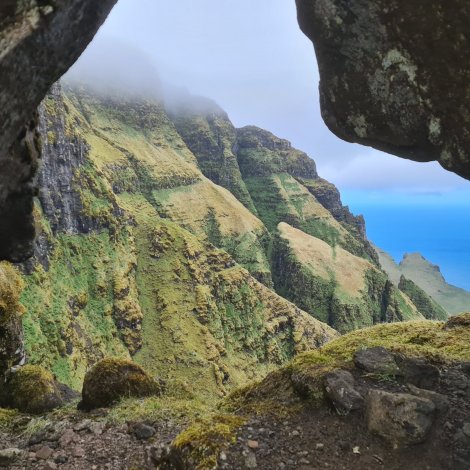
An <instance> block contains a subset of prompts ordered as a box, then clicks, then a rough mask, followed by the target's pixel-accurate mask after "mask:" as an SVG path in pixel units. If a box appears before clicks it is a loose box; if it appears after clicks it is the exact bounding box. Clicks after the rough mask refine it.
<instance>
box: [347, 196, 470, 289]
mask: <svg viewBox="0 0 470 470" xmlns="http://www.w3.org/2000/svg"><path fill="white" fill-rule="evenodd" d="M342 199H343V203H344V204H346V205H349V207H350V209H351V210H352V212H353V213H355V214H363V215H364V217H365V219H366V227H367V235H368V238H369V239H370V240H371V241H372V242H373V243H375V244H376V245H377V246H379V247H380V248H382V249H384V250H385V251H387V252H388V253H389V254H390V255H392V256H393V258H394V259H395V260H396V261H397V262H399V261H400V260H401V258H402V256H403V254H404V253H410V252H419V253H421V254H422V255H423V256H424V257H425V258H426V259H427V260H429V261H430V262H432V263H433V264H437V265H438V266H439V267H440V268H441V272H442V274H443V275H444V277H445V279H446V280H447V282H449V283H450V284H453V285H455V286H458V287H462V288H464V289H467V290H470V243H469V242H470V194H469V193H460V194H457V195H455V194H452V195H447V196H446V195H440V194H429V195H426V194H424V195H418V196H416V195H396V194H393V193H388V194H372V193H367V192H365V191H342Z"/></svg>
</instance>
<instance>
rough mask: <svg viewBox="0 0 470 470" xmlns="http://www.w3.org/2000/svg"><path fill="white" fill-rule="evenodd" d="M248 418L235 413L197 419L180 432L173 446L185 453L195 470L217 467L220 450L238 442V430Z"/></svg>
mask: <svg viewBox="0 0 470 470" xmlns="http://www.w3.org/2000/svg"><path fill="white" fill-rule="evenodd" d="M245 422H246V419H245V418H243V417H240V416H235V415H214V416H211V417H210V418H205V419H202V420H199V421H196V422H195V423H194V424H193V425H192V426H190V427H189V428H188V429H186V430H185V431H183V432H182V433H181V434H179V435H178V436H177V437H176V439H175V440H174V441H173V446H174V448H175V449H177V450H179V451H183V453H185V460H186V459H187V461H188V462H189V463H190V464H191V465H192V467H191V468H194V469H195V470H208V469H213V468H216V467H217V460H218V457H219V455H220V452H221V451H222V450H223V449H225V448H226V447H228V446H229V445H230V444H233V443H235V442H236V438H237V430H238V429H239V428H240V427H241V426H243V425H244V424H245Z"/></svg>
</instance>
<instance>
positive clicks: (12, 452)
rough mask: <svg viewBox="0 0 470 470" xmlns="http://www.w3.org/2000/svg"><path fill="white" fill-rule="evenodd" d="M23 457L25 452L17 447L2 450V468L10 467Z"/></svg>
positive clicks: (0, 460)
mask: <svg viewBox="0 0 470 470" xmlns="http://www.w3.org/2000/svg"><path fill="white" fill-rule="evenodd" d="M22 455H23V451H22V450H21V449H17V448H15V447H12V448H9V449H2V450H0V466H2V467H9V466H10V465H12V464H13V463H15V462H16V461H17V460H19V459H20V458H21V457H22Z"/></svg>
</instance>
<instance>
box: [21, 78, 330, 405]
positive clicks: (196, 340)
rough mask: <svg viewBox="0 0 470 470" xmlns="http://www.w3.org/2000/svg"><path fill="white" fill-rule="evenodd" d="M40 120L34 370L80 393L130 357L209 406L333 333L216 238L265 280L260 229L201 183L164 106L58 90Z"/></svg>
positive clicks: (32, 299)
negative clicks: (106, 365) (102, 369)
mask: <svg viewBox="0 0 470 470" xmlns="http://www.w3.org/2000/svg"><path fill="white" fill-rule="evenodd" d="M126 108H127V110H126ZM40 116H41V131H42V134H43V155H44V166H43V167H42V168H41V172H40V181H41V191H40V194H39V198H38V204H37V207H36V211H35V217H36V224H37V226H38V230H39V232H40V234H39V237H38V239H37V243H36V247H35V251H36V256H35V259H34V260H33V261H30V262H28V263H25V264H24V265H22V266H21V269H22V270H23V272H24V275H23V279H24V282H25V288H24V290H23V293H22V294H21V301H22V303H23V304H24V305H25V307H26V314H25V316H24V319H23V324H24V334H25V348H26V354H27V357H28V360H29V361H30V362H32V363H40V364H41V365H43V366H45V367H47V368H49V369H50V370H52V371H53V372H54V373H55V375H56V376H57V378H58V379H59V380H60V381H61V382H63V383H66V384H68V385H70V386H72V387H74V388H79V387H80V386H81V382H82V380H83V376H84V374H85V372H86V370H87V369H88V368H89V367H90V365H92V364H93V363H95V362H96V361H97V360H99V359H100V358H102V357H103V356H109V355H112V356H118V357H124V358H129V357H133V358H134V360H136V361H138V362H140V363H141V364H143V365H144V366H145V367H146V368H147V369H148V370H149V371H151V372H152V373H154V374H156V375H158V376H159V377H161V378H162V379H164V380H166V381H167V384H168V387H169V388H170V389H171V390H179V391H180V392H181V391H182V390H186V389H188V390H189V383H191V384H192V386H194V387H195V388H194V390H195V393H196V394H203V395H204V396H205V397H206V398H207V399H210V398H211V397H214V396H218V395H220V394H224V393H226V391H227V390H229V389H230V388H232V387H234V386H237V385H239V384H241V383H244V382H246V381H247V380H248V379H250V378H253V377H255V376H257V375H258V374H263V373H265V372H268V371H269V370H271V369H272V368H274V367H275V366H276V365H279V364H282V363H283V362H284V361H286V360H288V359H289V358H291V357H293V355H294V354H296V353H298V352H300V351H303V350H307V349H310V348H314V347H317V346H320V345H321V344H323V343H324V342H325V341H327V340H328V339H330V338H332V337H335V336H336V335H337V333H336V332H335V331H334V330H332V329H331V328H329V327H328V326H327V325H324V324H322V323H320V322H318V321H317V320H315V319H314V318H312V317H311V316H310V315H308V314H307V313H305V312H303V311H301V310H300V309H298V308H297V307H296V306H295V305H293V304H291V303H290V302H288V301H286V300H284V299H282V298H280V297H279V296H277V295H276V294H275V293H274V292H273V291H271V290H270V289H268V288H267V287H265V286H263V285H262V284H260V283H259V282H258V281H256V280H255V279H254V278H253V277H252V276H251V275H250V273H249V272H248V271H246V270H245V269H244V268H242V267H241V266H240V265H237V263H236V261H235V260H234V259H233V258H232V257H231V256H230V255H229V254H228V253H227V252H225V251H222V250H219V249H217V248H215V247H214V246H213V245H212V244H211V243H210V242H209V239H210V235H211V234H210V231H209V229H208V227H207V224H208V223H211V224H213V225H216V227H215V228H214V227H209V228H211V229H212V230H214V231H218V233H219V236H220V237H221V240H222V241H224V242H226V243H227V244H228V245H229V248H230V246H232V247H233V252H234V253H237V249H240V250H242V251H240V253H241V255H243V256H245V258H244V259H245V260H247V259H248V256H250V253H248V252H249V250H250V248H251V245H250V244H252V245H254V246H255V249H258V251H259V256H258V257H257V258H256V256H255V257H252V258H250V260H253V262H252V263H251V265H250V267H251V268H252V271H253V272H255V273H259V270H258V271H257V266H258V265H261V263H262V262H264V263H265V264H266V266H267V270H266V271H267V272H268V273H269V266H268V264H267V259H266V255H265V254H264V249H263V248H261V244H260V243H259V241H258V240H259V239H258V234H260V236H262V235H263V234H264V233H265V232H266V229H265V228H264V226H263V224H262V223H261V222H260V221H259V220H258V219H257V218H256V217H255V216H254V215H253V214H252V213H251V212H250V211H248V210H247V209H246V208H245V207H244V206H243V205H242V204H241V203H240V202H239V201H238V200H237V199H236V198H235V197H234V196H233V195H232V194H231V193H229V192H228V191H227V190H226V189H224V188H221V187H220V186H216V185H215V184H214V183H212V182H211V181H210V180H208V179H207V178H205V177H204V176H203V175H202V173H201V172H200V171H199V169H198V167H197V164H196V160H195V158H194V156H193V155H192V154H191V152H190V151H189V150H188V149H187V147H186V146H185V145H184V143H183V142H182V141H181V140H180V139H179V137H178V134H177V132H176V130H175V128H174V127H173V125H172V124H171V122H170V121H169V120H168V119H167V117H166V114H165V112H164V111H163V108H161V107H160V106H159V105H158V104H157V103H150V102H144V101H139V100H138V99H136V98H133V99H132V100H131V99H130V100H129V102H124V101H122V100H117V99H116V98H114V99H111V98H109V97H99V98H98V97H97V96H95V95H93V94H91V93H90V94H89V93H88V92H87V91H85V90H78V91H72V90H70V89H69V90H67V91H66V92H65V93H64V92H63V91H62V90H61V89H60V86H59V85H57V86H55V87H54V89H53V90H52V92H51V94H50V95H49V96H48V97H47V98H46V100H45V101H44V103H43V105H42V108H41V113H40ZM50 165H52V166H55V170H56V171H57V173H58V174H60V175H61V178H60V184H59V185H57V184H56V183H55V182H54V181H53V180H52V179H51V178H50V177H49V175H50ZM173 191H174V192H175V193H176V194H177V195H178V197H176V198H175V196H174V193H173ZM196 194H198V195H199V196H200V200H199V201H198V202H197V203H196V202H195V203H194V206H188V207H185V205H188V204H191V201H192V200H193V199H194V200H196V199H197V198H195V195H196ZM172 201H174V202H172ZM197 204H199V208H200V209H198V205H197ZM178 208H180V210H178ZM211 209H212V211H211ZM198 210H199V211H200V212H198ZM173 219H174V220H173ZM178 222H179V223H178ZM188 229H189V230H190V231H192V232H193V233H192V234H191V233H190V232H189V231H188ZM206 230H207V231H206ZM208 232H209V233H208ZM222 237H223V238H222ZM244 243H245V246H244V245H243V244H244ZM257 243H258V245H256V244H257ZM247 244H248V245H249V246H248V245H247ZM257 246H258V247H259V248H256V247H257ZM256 263H259V264H258V265H256ZM265 281H266V279H265ZM267 281H269V277H268V279H267ZM266 283H267V284H269V282H266Z"/></svg>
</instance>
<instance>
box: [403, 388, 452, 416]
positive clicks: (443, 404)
mask: <svg viewBox="0 0 470 470" xmlns="http://www.w3.org/2000/svg"><path fill="white" fill-rule="evenodd" d="M408 390H409V391H410V393H411V394H412V395H414V396H416V397H420V398H427V399H428V400H431V401H432V402H433V403H434V405H435V406H436V410H437V411H440V412H445V411H447V410H448V409H449V399H448V398H447V397H446V396H445V395H442V393H437V392H433V391H432V390H425V389H422V388H418V387H415V386H414V385H412V384H408Z"/></svg>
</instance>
